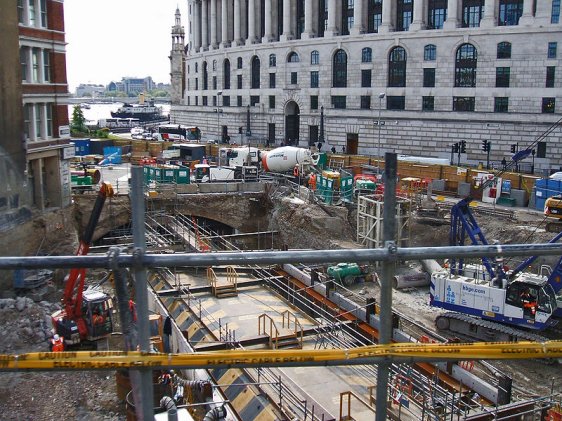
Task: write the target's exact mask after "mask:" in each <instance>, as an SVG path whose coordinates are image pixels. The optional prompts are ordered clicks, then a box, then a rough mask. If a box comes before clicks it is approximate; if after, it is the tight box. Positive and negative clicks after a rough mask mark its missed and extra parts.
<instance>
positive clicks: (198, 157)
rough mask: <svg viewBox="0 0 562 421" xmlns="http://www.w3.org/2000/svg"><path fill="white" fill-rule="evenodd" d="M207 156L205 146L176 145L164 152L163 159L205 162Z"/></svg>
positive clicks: (191, 144)
mask: <svg viewBox="0 0 562 421" xmlns="http://www.w3.org/2000/svg"><path fill="white" fill-rule="evenodd" d="M206 154H207V150H206V147H205V145H198V144H193V143H174V144H173V145H172V146H170V147H169V148H168V149H167V150H165V151H162V158H164V159H179V160H180V161H203V159H204V158H205V156H206Z"/></svg>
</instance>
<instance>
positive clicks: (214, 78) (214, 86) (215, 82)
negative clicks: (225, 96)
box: [213, 76, 217, 90]
mask: <svg viewBox="0 0 562 421" xmlns="http://www.w3.org/2000/svg"><path fill="white" fill-rule="evenodd" d="M213 89H215V90H216V89H217V77H216V76H213Z"/></svg>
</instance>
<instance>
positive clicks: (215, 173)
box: [194, 164, 258, 183]
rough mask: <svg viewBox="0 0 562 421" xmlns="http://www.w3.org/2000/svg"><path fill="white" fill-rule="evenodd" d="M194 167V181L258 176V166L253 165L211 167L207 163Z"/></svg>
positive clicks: (247, 178)
mask: <svg viewBox="0 0 562 421" xmlns="http://www.w3.org/2000/svg"><path fill="white" fill-rule="evenodd" d="M194 169H195V171H194V181H195V182H196V183H209V182H216V181H242V180H246V181H249V180H256V179H257V177H258V168H257V167H255V166H237V167H212V166H210V165H208V164H196V165H195V166H194Z"/></svg>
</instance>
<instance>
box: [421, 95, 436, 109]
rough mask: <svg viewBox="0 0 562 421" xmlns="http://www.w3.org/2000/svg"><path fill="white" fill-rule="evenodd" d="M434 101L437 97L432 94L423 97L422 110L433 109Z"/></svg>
mask: <svg viewBox="0 0 562 421" xmlns="http://www.w3.org/2000/svg"><path fill="white" fill-rule="evenodd" d="M434 102H435V98H434V97H432V96H424V97H422V111H433V110H434Z"/></svg>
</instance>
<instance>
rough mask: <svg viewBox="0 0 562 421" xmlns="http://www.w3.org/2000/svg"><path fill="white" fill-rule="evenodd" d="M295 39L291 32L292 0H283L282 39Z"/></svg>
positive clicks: (280, 38)
mask: <svg viewBox="0 0 562 421" xmlns="http://www.w3.org/2000/svg"><path fill="white" fill-rule="evenodd" d="M291 39H293V33H292V32H291V0H283V33H282V34H281V36H280V37H279V40H280V41H288V40H291Z"/></svg>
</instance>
